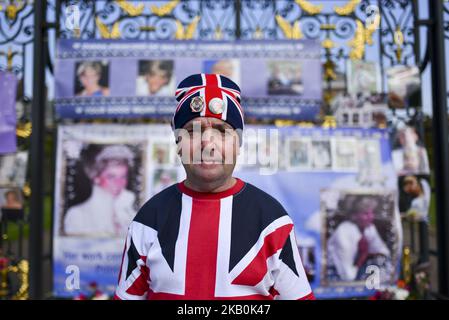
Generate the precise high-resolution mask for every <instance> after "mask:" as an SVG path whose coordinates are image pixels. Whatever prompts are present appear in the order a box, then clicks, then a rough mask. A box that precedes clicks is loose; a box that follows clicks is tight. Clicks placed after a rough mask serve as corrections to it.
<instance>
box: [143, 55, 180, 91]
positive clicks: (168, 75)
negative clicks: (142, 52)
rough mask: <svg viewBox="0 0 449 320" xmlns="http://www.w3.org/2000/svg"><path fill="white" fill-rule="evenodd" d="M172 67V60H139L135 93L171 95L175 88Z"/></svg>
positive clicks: (173, 66) (173, 65) (173, 64)
mask: <svg viewBox="0 0 449 320" xmlns="http://www.w3.org/2000/svg"><path fill="white" fill-rule="evenodd" d="M174 68H175V62H174V61H173V60H139V61H138V70H139V72H138V75H137V79H136V95H137V96H160V97H171V96H173V95H174V94H175V88H176V79H175V73H174Z"/></svg>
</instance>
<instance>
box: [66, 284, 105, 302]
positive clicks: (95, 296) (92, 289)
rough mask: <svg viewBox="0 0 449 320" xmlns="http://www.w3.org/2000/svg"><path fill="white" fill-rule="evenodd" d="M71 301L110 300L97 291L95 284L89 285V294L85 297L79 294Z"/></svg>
mask: <svg viewBox="0 0 449 320" xmlns="http://www.w3.org/2000/svg"><path fill="white" fill-rule="evenodd" d="M73 300H110V297H109V296H108V295H107V294H106V293H104V292H102V291H101V290H99V289H98V285H97V283H96V282H91V283H89V293H88V294H87V295H85V294H83V293H80V294H79V295H77V296H76V297H75V298H74V299H73Z"/></svg>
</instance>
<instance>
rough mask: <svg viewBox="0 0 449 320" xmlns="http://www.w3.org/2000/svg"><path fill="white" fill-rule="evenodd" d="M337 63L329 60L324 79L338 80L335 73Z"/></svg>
mask: <svg viewBox="0 0 449 320" xmlns="http://www.w3.org/2000/svg"><path fill="white" fill-rule="evenodd" d="M335 67H336V65H335V62H333V61H332V60H330V59H328V60H326V62H325V63H324V79H325V80H326V81H331V80H337V74H336V73H335Z"/></svg>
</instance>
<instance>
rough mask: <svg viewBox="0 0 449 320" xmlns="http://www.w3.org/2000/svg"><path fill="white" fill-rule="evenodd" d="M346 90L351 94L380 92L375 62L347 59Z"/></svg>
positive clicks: (378, 70)
mask: <svg viewBox="0 0 449 320" xmlns="http://www.w3.org/2000/svg"><path fill="white" fill-rule="evenodd" d="M347 68H348V71H347V79H348V92H349V93H350V94H353V95H357V94H371V93H377V92H380V91H381V90H380V69H379V64H378V63H376V62H370V61H362V60H348V63H347Z"/></svg>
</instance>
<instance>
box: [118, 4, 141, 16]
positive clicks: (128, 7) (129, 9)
mask: <svg viewBox="0 0 449 320" xmlns="http://www.w3.org/2000/svg"><path fill="white" fill-rule="evenodd" d="M116 2H117V4H118V6H119V7H120V8H122V10H123V11H125V12H126V13H127V14H128V15H130V16H131V17H135V16H139V15H141V14H142V12H143V10H144V9H145V5H144V4H143V3H140V4H138V5H133V4H131V3H129V2H128V1H124V0H118V1H116Z"/></svg>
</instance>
